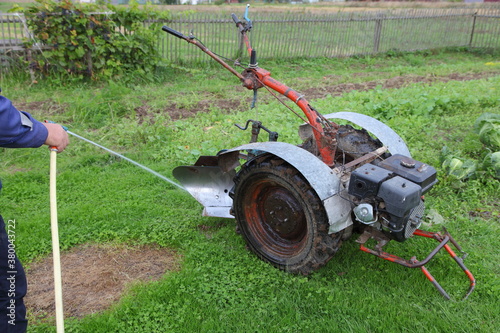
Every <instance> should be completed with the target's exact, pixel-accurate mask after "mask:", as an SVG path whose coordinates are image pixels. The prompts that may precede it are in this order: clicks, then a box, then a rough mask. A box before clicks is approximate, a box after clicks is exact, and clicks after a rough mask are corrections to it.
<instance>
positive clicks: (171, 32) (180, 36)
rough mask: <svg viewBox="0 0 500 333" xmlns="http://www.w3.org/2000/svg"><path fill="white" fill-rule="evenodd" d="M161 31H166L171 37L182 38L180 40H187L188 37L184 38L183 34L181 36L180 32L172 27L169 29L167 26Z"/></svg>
mask: <svg viewBox="0 0 500 333" xmlns="http://www.w3.org/2000/svg"><path fill="white" fill-rule="evenodd" d="M161 30H163V31H165V32H168V33H169V34H171V35H174V36H175V37H177V38H180V39H187V37H186V36H184V35H183V34H181V33H180V32H179V31H177V30H174V29H172V28H170V27H167V26H166V25H164V26H163V27H162V28H161Z"/></svg>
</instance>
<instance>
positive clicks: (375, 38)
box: [159, 7, 500, 63]
mask: <svg viewBox="0 0 500 333" xmlns="http://www.w3.org/2000/svg"><path fill="white" fill-rule="evenodd" d="M252 19H253V29H252V32H251V40H252V45H253V46H254V47H255V48H256V50H257V51H258V55H259V58H261V59H262V58H285V59H286V58H293V57H344V56H353V55H367V54H375V53H379V52H389V51H416V50H424V49H434V48H441V47H463V46H467V47H473V48H500V7H496V8H483V9H477V8H475V9H406V10H392V11H380V12H352V13H349V12H340V13H335V14H328V15H326V14H325V15H313V14H300V15H299V14H280V13H269V14H267V13H254V14H253V17H252ZM165 23H166V24H167V25H169V26H170V27H172V28H174V29H176V30H178V31H181V32H183V33H185V34H187V33H189V32H192V33H193V34H194V35H195V36H196V37H197V38H199V39H200V40H202V41H203V43H204V44H205V45H207V47H209V48H210V49H211V50H212V51H214V52H215V53H218V54H222V55H225V56H229V57H234V56H236V55H237V53H236V52H237V50H238V48H239V45H240V41H239V40H238V38H239V35H238V32H237V29H236V28H235V27H234V23H233V21H232V20H231V18H230V17H229V15H228V14H226V15H224V16H223V15H214V14H211V15H206V14H198V16H196V15H193V16H192V17H188V18H182V19H173V20H171V21H168V22H165ZM159 45H160V46H159V47H160V50H161V52H162V54H163V56H164V58H165V59H168V60H169V61H171V62H174V63H183V62H189V61H200V62H204V61H210V59H209V58H208V57H206V55H204V54H203V53H202V52H200V51H199V50H198V49H196V48H193V47H192V45H186V43H185V42H184V41H182V40H179V39H177V38H172V36H169V35H165V36H164V37H162V39H161V41H160V43H159Z"/></svg>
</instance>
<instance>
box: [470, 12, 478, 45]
mask: <svg viewBox="0 0 500 333" xmlns="http://www.w3.org/2000/svg"><path fill="white" fill-rule="evenodd" d="M476 17H477V12H475V13H474V15H472V31H471V32H470V40H469V47H472V40H473V39H474V30H475V29H476Z"/></svg>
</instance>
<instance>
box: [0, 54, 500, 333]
mask: <svg viewBox="0 0 500 333" xmlns="http://www.w3.org/2000/svg"><path fill="white" fill-rule="evenodd" d="M260 65H261V66H262V67H264V68H266V69H268V70H270V71H271V72H272V73H273V76H274V77H275V78H277V79H279V80H282V81H284V82H286V83H287V84H288V85H290V86H291V87H293V88H294V89H296V90H298V91H303V92H305V95H306V98H308V99H309V100H310V102H311V104H313V105H314V106H315V108H316V109H318V110H319V111H320V112H322V113H324V114H327V113H331V112H335V111H352V112H360V113H364V114H367V115H370V116H373V117H375V118H377V119H379V120H381V121H383V122H385V123H386V124H388V125H389V126H390V127H392V128H393V129H395V130H396V131H397V132H398V133H399V134H400V135H401V136H402V137H403V138H404V139H405V141H406V143H407V145H408V146H409V148H410V150H411V152H412V154H413V156H414V157H415V158H416V159H418V160H421V161H423V162H425V163H428V164H430V165H433V166H435V167H436V168H437V170H438V177H439V179H440V181H439V183H438V184H437V185H436V186H434V188H433V189H432V191H431V192H430V193H428V194H427V196H426V205H427V212H428V213H427V219H426V222H427V223H426V224H425V225H424V226H423V228H424V229H426V230H430V231H439V230H440V229H441V228H442V227H443V226H446V228H447V229H448V230H449V231H450V233H451V234H452V235H453V236H454V237H455V238H456V239H457V241H458V242H459V243H460V244H461V245H462V247H463V249H464V251H466V252H467V253H468V254H469V255H468V257H467V259H466V261H465V263H466V264H467V266H468V267H469V268H470V270H471V271H472V272H473V274H474V275H475V277H476V279H477V288H476V291H475V292H474V293H473V294H472V295H471V296H470V298H469V299H468V300H465V301H462V300H461V296H462V295H463V294H464V293H465V291H466V289H467V286H468V280H467V278H466V276H465V275H464V274H463V272H461V270H460V269H459V268H458V266H456V264H455V263H454V262H453V260H451V258H450V257H449V256H446V255H445V254H444V253H443V254H439V255H438V256H437V257H436V259H435V260H434V261H433V262H431V263H430V264H429V265H428V268H429V270H430V271H431V272H432V273H433V274H434V276H435V277H436V279H437V280H438V281H440V282H442V285H443V287H444V288H445V289H446V290H447V291H448V292H449V293H450V294H451V296H452V300H451V301H446V300H444V299H443V298H442V297H441V296H440V294H439V293H438V292H437V291H436V290H435V289H434V287H433V286H432V285H431V284H430V283H429V282H428V281H427V280H426V279H425V277H424V276H423V274H422V273H420V272H419V271H418V270H411V269H406V268H403V267H401V266H397V265H395V264H392V263H389V262H385V261H383V260H381V259H378V258H376V257H374V256H371V255H368V254H365V253H363V252H361V251H359V250H358V245H357V243H355V242H354V240H355V239H356V237H353V238H351V239H349V240H347V241H345V242H344V244H343V245H342V247H341V249H340V251H339V252H338V253H337V254H336V256H335V257H334V258H333V259H332V260H331V261H330V262H329V263H328V264H327V265H326V266H325V267H324V268H322V269H320V270H319V271H317V272H315V273H314V274H312V275H310V276H296V275H292V274H288V273H286V272H282V271H279V270H277V269H275V268H273V267H272V266H270V265H268V264H266V263H264V262H262V261H261V260H259V259H258V258H257V257H256V256H255V255H253V254H252V253H251V252H250V251H248V250H247V249H246V247H245V242H244V240H243V239H242V238H241V236H240V235H238V234H237V233H236V232H235V223H234V221H233V220H226V219H219V218H207V217H202V216H201V210H202V207H201V206H200V205H199V204H198V203H197V202H196V201H195V200H194V199H192V198H191V197H190V196H189V195H188V194H187V193H185V192H184V191H182V190H179V189H178V188H176V187H175V186H173V185H171V184H169V183H167V182H165V181H163V180H161V179H159V178H157V177H155V176H153V175H151V174H149V173H146V172H144V171H143V170H141V169H138V168H137V167H135V166H133V165H132V164H130V163H128V162H126V161H123V160H120V159H119V158H117V157H114V156H112V155H110V154H109V153H107V152H105V151H103V150H100V149H98V148H96V147H94V146H92V145H90V144H88V143H86V142H83V141H80V140H78V139H76V138H72V142H71V146H70V147H68V149H67V151H65V152H64V153H62V154H60V155H59V156H58V204H59V205H58V206H59V228H60V241H61V247H62V249H63V252H64V251H67V250H70V249H73V248H75V247H76V246H78V245H80V244H88V243H91V244H95V243H98V244H107V245H110V246H116V247H119V246H121V245H122V244H127V245H128V246H132V247H139V246H142V245H144V244H154V245H155V246H159V247H161V248H171V249H175V250H176V251H178V253H179V254H180V256H181V262H180V266H179V269H177V270H172V271H168V272H166V273H165V274H164V275H163V276H162V278H161V279H159V280H157V281H153V282H147V281H134V282H133V283H131V284H130V286H129V288H128V289H127V291H126V292H125V294H124V295H123V296H122V297H121V299H120V301H118V302H117V303H115V304H114V305H113V306H112V307H111V308H109V309H107V310H104V311H102V312H99V313H95V314H91V315H87V316H85V317H84V318H83V319H80V318H66V329H67V331H68V332H89V333H90V332H106V333H108V332H410V331H411V332H414V331H426V332H443V331H453V332H485V333H486V332H488V333H489V332H494V331H498V330H500V322H499V318H500V308H499V306H498V299H499V297H500V282H499V281H500V279H499V277H500V267H499V265H498V260H499V250H498V249H499V248H500V241H499V239H498V232H499V229H500V228H499V220H500V201H499V198H500V186H499V181H498V180H497V179H494V178H492V177H491V175H490V174H488V173H484V174H478V176H477V177H476V178H473V179H468V180H456V179H454V178H453V177H451V176H447V175H446V173H445V170H444V169H443V168H442V167H441V161H440V152H441V149H442V148H443V147H444V146H447V147H448V149H450V150H451V151H453V152H454V153H455V154H456V155H457V156H459V157H460V158H463V159H472V160H480V159H481V157H482V156H483V155H484V154H485V153H486V148H485V147H484V146H483V145H482V144H481V143H480V141H479V137H478V135H477V134H476V133H475V132H474V130H473V123H474V121H475V119H476V118H477V117H478V116H479V115H481V114H482V113H484V112H491V113H499V108H500V55H499V54H489V53H485V52H467V51H465V50H451V51H433V52H431V51H425V52H418V53H402V54H394V53H391V54H389V55H381V56H377V57H356V58H344V59H316V60H312V59H297V60H292V61H287V62H279V61H269V62H267V63H265V64H264V63H261V64H260ZM1 86H2V90H3V94H4V95H5V96H7V97H9V98H10V99H12V100H13V101H14V104H15V105H18V106H19V108H21V109H24V110H26V111H30V112H32V113H33V114H35V115H36V116H37V117H38V118H39V119H50V120H54V121H58V122H60V123H62V124H64V125H67V126H69V128H70V130H71V131H73V132H75V133H78V134H80V135H82V136H84V137H87V138H89V139H91V140H94V141H96V142H98V143H100V144H102V145H104V146H106V147H109V148H111V149H113V150H116V151H118V152H120V153H123V154H125V155H126V156H127V157H129V158H132V159H133V160H136V161H138V162H140V163H142V164H145V165H147V166H148V167H150V168H151V169H153V170H155V171H157V172H159V173H161V174H163V175H165V176H166V177H168V178H171V179H173V177H172V169H173V168H174V167H176V166H178V165H185V164H191V163H193V162H194V161H195V160H196V159H197V157H198V156H199V155H200V154H204V155H208V154H215V153H217V151H219V150H220V149H224V148H231V147H234V146H237V145H240V144H243V143H246V142H248V140H249V139H250V133H249V132H244V131H240V130H238V129H237V128H236V127H235V126H234V123H239V124H243V123H244V122H245V121H246V120H247V119H250V118H252V119H255V118H258V119H259V120H260V121H262V122H263V125H264V126H266V127H267V128H269V129H271V130H274V131H278V132H279V133H280V141H284V142H290V143H299V140H298V136H297V134H296V132H297V127H298V126H299V125H300V124H301V120H300V119H299V118H297V117H296V116H295V115H294V114H293V113H291V112H290V111H288V110H287V109H286V108H284V107H282V106H281V104H280V103H279V102H277V101H276V100H274V99H273V98H271V97H269V96H268V94H266V93H265V91H264V90H260V91H259V100H258V104H257V110H255V109H253V110H250V109H249V104H250V101H251V96H252V94H251V92H248V91H245V90H244V89H243V88H241V87H240V86H239V84H238V81H237V79H236V78H235V77H233V76H231V74H230V73H228V72H225V71H224V70H223V69H222V68H219V67H217V66H215V65H214V66H210V67H204V68H185V69H182V68H180V69H179V68H176V69H174V68H164V69H163V70H161V71H159V72H158V74H157V76H156V77H155V78H154V79H152V81H150V82H143V81H140V80H138V81H137V82H136V84H135V85H134V86H131V85H129V86H124V85H121V84H120V83H119V82H109V83H107V84H101V85H98V86H97V85H90V84H88V85H86V84H54V83H52V84H49V83H44V82H40V83H38V84H32V85H27V84H26V83H25V81H22V82H21V81H20V79H19V78H18V79H16V80H14V79H8V78H5V77H3V78H2V82H1ZM308 96H310V97H308ZM0 163H1V166H2V167H1V170H0V178H1V179H2V183H3V187H4V188H3V190H2V195H1V196H0V206H1V207H2V215H3V217H4V219H5V220H6V221H7V220H15V221H16V225H17V226H16V249H17V253H18V255H19V257H20V259H21V261H22V262H23V263H24V264H25V266H26V267H28V268H29V267H30V266H32V265H33V264H34V263H35V262H37V261H38V260H40V259H41V258H44V257H46V256H49V255H50V253H51V241H50V228H49V220H50V218H49V203H48V167H49V152H48V150H46V149H43V148H42V149H36V150H33V149H26V150H7V149H3V151H2V154H1V159H0ZM433 246H435V244H434V243H432V242H431V241H427V240H424V239H410V240H408V241H407V242H405V243H396V242H394V243H391V244H390V245H389V246H388V248H387V250H389V251H392V252H394V253H396V254H398V255H400V256H403V257H405V258H410V257H411V256H413V255H416V256H417V257H418V258H423V257H425V256H426V255H427V253H428V252H429V251H430V250H431V249H432V248H433ZM144 260H145V261H146V260H147V261H149V262H151V263H152V264H153V263H154V262H155V261H156V260H155V258H150V257H148V258H144ZM28 278H29V276H28ZM63 293H64V290H63ZM29 316H30V320H31V323H32V324H31V326H30V329H29V332H50V331H55V327H54V322H53V318H50V317H49V318H43V317H44V316H43V315H39V316H36V315H35V314H34V313H33V312H30V314H29Z"/></svg>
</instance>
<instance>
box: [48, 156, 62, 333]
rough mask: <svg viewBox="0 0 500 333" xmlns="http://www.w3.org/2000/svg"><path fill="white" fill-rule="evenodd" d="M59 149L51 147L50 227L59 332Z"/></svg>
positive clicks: (60, 315)
mask: <svg viewBox="0 0 500 333" xmlns="http://www.w3.org/2000/svg"><path fill="white" fill-rule="evenodd" d="M56 161H57V149H55V148H50V229H51V232H52V252H53V258H54V291H55V301H56V328H57V333H63V332H64V315H63V300H62V278H61V256H60V253H59V230H58V226H57V198H56V172H57V167H56V166H57V164H56Z"/></svg>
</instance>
